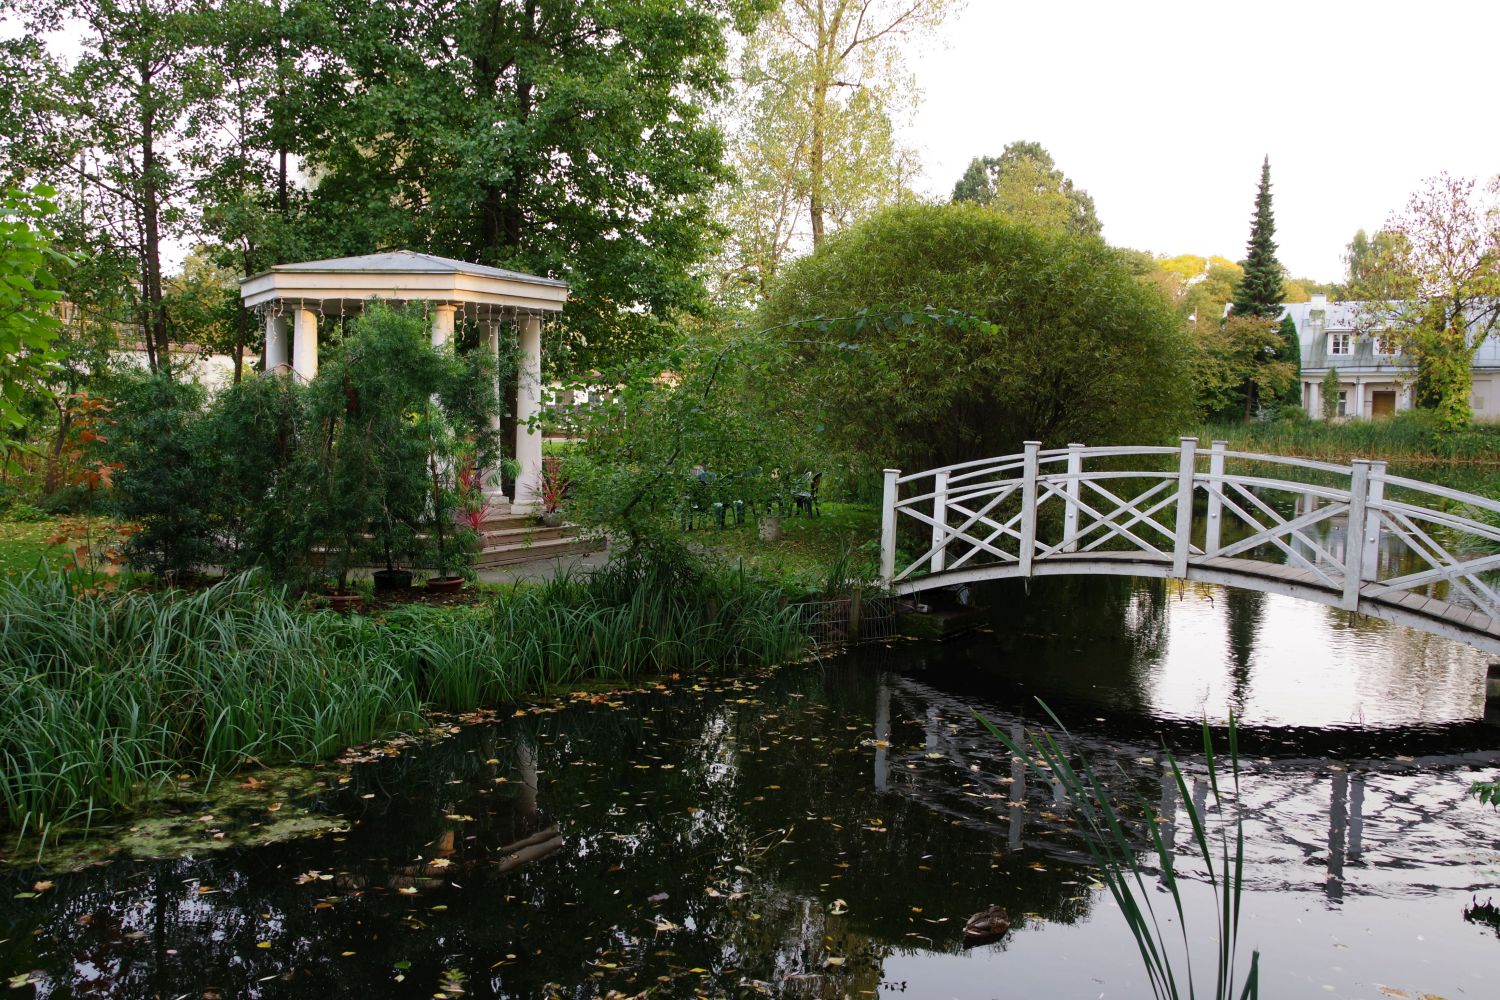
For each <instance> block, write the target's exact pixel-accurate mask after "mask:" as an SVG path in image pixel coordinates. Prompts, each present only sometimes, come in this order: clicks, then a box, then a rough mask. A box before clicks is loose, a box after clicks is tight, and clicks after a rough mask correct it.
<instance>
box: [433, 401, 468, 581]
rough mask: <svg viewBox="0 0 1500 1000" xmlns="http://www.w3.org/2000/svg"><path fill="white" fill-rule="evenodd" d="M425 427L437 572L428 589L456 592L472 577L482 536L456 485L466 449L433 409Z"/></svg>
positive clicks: (445, 421)
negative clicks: (471, 521)
mask: <svg viewBox="0 0 1500 1000" xmlns="http://www.w3.org/2000/svg"><path fill="white" fill-rule="evenodd" d="M423 423H424V424H425V426H426V430H427V442H428V447H427V476H428V495H427V499H428V515H429V530H428V536H429V541H430V543H431V555H432V563H433V568H434V569H435V570H436V575H434V576H433V577H431V578H429V579H428V581H427V589H429V590H441V591H453V590H458V589H460V588H461V587H462V586H463V585H464V582H465V581H466V580H467V579H469V578H470V577H471V576H473V562H474V555H475V553H476V551H477V550H478V540H479V533H478V531H476V530H475V529H474V528H473V527H471V525H470V522H469V519H468V517H467V513H466V511H465V510H464V505H463V501H462V494H461V490H460V489H459V488H458V485H457V484H458V475H457V470H458V469H459V468H460V465H459V462H460V461H461V459H462V455H463V449H462V448H461V446H460V444H459V442H458V440H457V435H456V434H455V433H454V431H453V427H452V425H451V424H449V423H448V421H447V420H446V419H445V418H444V416H443V414H442V413H441V412H440V411H439V410H438V408H437V407H436V406H431V405H430V406H428V407H427V410H426V414H425V419H424V421H423ZM481 493H482V491H481Z"/></svg>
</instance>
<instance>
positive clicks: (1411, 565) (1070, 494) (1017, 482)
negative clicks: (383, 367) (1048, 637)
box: [880, 437, 1500, 654]
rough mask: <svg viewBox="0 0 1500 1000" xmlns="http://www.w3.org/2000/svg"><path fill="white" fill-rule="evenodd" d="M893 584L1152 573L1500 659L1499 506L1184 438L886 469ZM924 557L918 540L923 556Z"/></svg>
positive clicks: (925, 586)
mask: <svg viewBox="0 0 1500 1000" xmlns="http://www.w3.org/2000/svg"><path fill="white" fill-rule="evenodd" d="M881 513H882V516H881V545H880V560H881V562H880V567H881V569H880V572H881V579H882V582H883V583H884V584H885V585H886V586H887V587H889V588H890V589H891V590H892V591H894V592H896V593H899V594H913V593H918V592H921V591H924V590H930V589H934V588H938V587H947V586H952V585H955V584H963V583H972V582H977V581H981V580H1004V579H1016V578H1021V579H1029V578H1032V577H1041V576H1075V575H1096V576H1140V577H1158V578H1169V579H1182V580H1193V581H1202V582H1205V583H1215V584H1220V585H1223V586H1227V587H1240V588H1244V589H1249V590H1258V591H1263V592H1266V593H1273V594H1283V595H1286V596H1289V597H1296V598H1301V599H1303V600H1309V601H1315V602H1318V603H1321V604H1328V605H1333V606H1335V607H1339V608H1343V609H1345V610H1348V611H1356V612H1359V613H1360V614H1365V615H1370V616H1371V617H1375V618H1380V619H1383V620H1385V621H1389V622H1394V623H1396V624H1400V625H1407V626H1410V627H1413V628H1417V629H1421V630H1423V631H1426V632H1430V633H1433V634H1436V635H1441V636H1445V637H1447V638H1451V639H1455V640H1458V641H1460V642H1464V643H1468V644H1469V645H1472V646H1475V647H1476V648H1479V649H1482V650H1484V651H1486V652H1489V653H1495V654H1500V502H1497V501H1495V500H1491V499H1488V498H1485V497H1481V496H1478V495H1476V494H1472V493H1466V492H1464V491H1461V490H1455V489H1450V488H1448V487H1444V486H1439V485H1436V484H1433V483H1427V482H1423V481H1421V480H1417V479H1410V478H1406V477H1402V476H1395V475H1391V474H1390V473H1389V472H1387V470H1386V465H1385V463H1384V462H1378V461H1365V460H1357V461H1355V462H1353V463H1351V464H1350V465H1339V464H1335V463H1330V462H1319V461H1311V460H1308V459H1301V458H1291V457H1287V456H1282V455H1262V454H1255V453H1251V452H1238V451H1230V450H1228V447H1227V445H1226V443H1225V442H1223V441H1215V442H1213V443H1212V444H1211V446H1210V447H1208V448H1206V449H1205V448H1200V447H1199V445H1198V440H1197V439H1196V438H1191V437H1185V438H1183V439H1182V441H1181V444H1180V445H1179V446H1178V447H1175V448H1173V447H1136V446H1129V447H1087V446H1085V445H1081V444H1072V445H1069V446H1068V447H1066V448H1054V449H1043V448H1042V446H1041V444H1040V442H1036V441H1028V442H1026V443H1025V446H1024V450H1023V451H1022V452H1019V453H1017V454H1014V455H1004V456H1001V457H998V458H988V459H980V460H978V461H973V462H963V463H959V464H956V465H949V466H944V467H942V468H938V469H929V470H926V471H923V472H914V473H906V474H903V473H902V472H901V471H900V470H898V469H887V470H885V491H884V498H883V501H882V505H881ZM912 552H916V553H918V554H917V555H915V557H914V558H913V557H912V556H911V553H912Z"/></svg>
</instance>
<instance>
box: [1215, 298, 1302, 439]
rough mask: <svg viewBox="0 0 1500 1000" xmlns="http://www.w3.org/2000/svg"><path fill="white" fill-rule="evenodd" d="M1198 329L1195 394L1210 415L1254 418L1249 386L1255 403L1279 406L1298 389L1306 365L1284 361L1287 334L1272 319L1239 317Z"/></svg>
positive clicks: (1233, 316)
mask: <svg viewBox="0 0 1500 1000" xmlns="http://www.w3.org/2000/svg"><path fill="white" fill-rule="evenodd" d="M1193 330H1194V333H1195V334H1196V336H1197V340H1198V345H1197V346H1198V350H1197V353H1196V355H1195V357H1194V359H1193V395H1194V398H1195V399H1196V400H1197V403H1198V409H1199V412H1200V413H1201V414H1203V415H1204V416H1212V417H1221V418H1222V417H1233V416H1236V415H1238V416H1241V417H1248V416H1249V414H1248V413H1246V412H1245V404H1246V386H1250V387H1251V393H1250V398H1251V399H1262V400H1272V401H1276V400H1278V399H1280V398H1282V397H1283V396H1285V395H1286V394H1287V392H1288V391H1289V389H1290V388H1291V387H1292V385H1293V384H1294V382H1295V378H1296V373H1297V372H1298V371H1299V370H1300V366H1298V365H1296V364H1294V363H1293V362H1289V361H1284V360H1282V359H1281V357H1280V356H1279V355H1280V353H1281V352H1282V351H1284V349H1285V341H1284V340H1283V333H1282V330H1281V329H1280V328H1279V327H1277V326H1275V325H1273V324H1272V323H1271V322H1270V321H1269V320H1265V319H1261V318H1260V317H1257V316H1240V315H1238V314H1236V315H1232V316H1230V317H1228V318H1227V319H1225V320H1222V321H1215V322H1207V323H1201V322H1200V323H1197V324H1194V326H1193Z"/></svg>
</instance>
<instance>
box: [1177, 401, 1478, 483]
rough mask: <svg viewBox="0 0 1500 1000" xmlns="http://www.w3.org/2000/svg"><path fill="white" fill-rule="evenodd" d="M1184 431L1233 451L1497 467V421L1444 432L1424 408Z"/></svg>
mask: <svg viewBox="0 0 1500 1000" xmlns="http://www.w3.org/2000/svg"><path fill="white" fill-rule="evenodd" d="M1187 433H1193V434H1196V435H1197V437H1198V440H1199V441H1200V442H1202V443H1205V444H1206V443H1207V442H1210V441H1215V440H1221V441H1228V442H1229V445H1230V448H1231V449H1233V450H1236V451H1258V452H1267V453H1270V454H1275V455H1286V456H1288V457H1294V458H1310V459H1322V460H1328V461H1340V462H1347V461H1349V460H1350V459H1353V458H1369V459H1383V460H1385V461H1388V462H1391V463H1399V464H1402V465H1409V466H1449V467H1452V466H1463V467H1468V468H1473V469H1483V468H1495V469H1500V423H1496V424H1481V423H1476V424H1471V425H1470V426H1469V427H1467V428H1466V429H1464V430H1463V431H1458V432H1452V431H1448V432H1445V431H1443V430H1441V429H1440V428H1439V427H1438V426H1437V423H1436V421H1435V420H1434V419H1433V418H1432V416H1431V414H1430V413H1428V412H1426V411H1407V412H1405V413H1402V414H1398V415H1397V416H1395V417H1391V418H1389V419H1383V420H1349V421H1345V422H1343V423H1335V424H1331V425H1330V424H1328V423H1327V422H1326V421H1311V420H1271V421H1265V422H1259V423H1248V424H1246V423H1208V424H1204V425H1200V426H1199V427H1197V428H1196V429H1194V430H1192V431H1189V432H1187Z"/></svg>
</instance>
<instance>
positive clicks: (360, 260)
mask: <svg viewBox="0 0 1500 1000" xmlns="http://www.w3.org/2000/svg"><path fill="white" fill-rule="evenodd" d="M272 271H313V272H318V273H323V274H333V273H341V272H342V273H349V274H472V275H476V276H478V277H482V278H506V279H508V280H511V281H524V282H528V283H535V284H541V285H554V286H556V287H559V288H566V287H568V285H567V282H565V281H558V280H557V279H556V278H543V277H541V276H539V275H535V274H526V273H525V272H523V271H510V270H507V269H505V268H503V267H489V266H488V265H485V264H471V263H469V262H468V261H463V260H454V259H453V258H451V257H439V256H437V255H436V254H430V253H418V252H417V251H415V250H389V251H386V252H385V253H367V254H363V255H361V256H358V257H334V258H331V259H329V260H305V261H301V262H299V263H296V264H277V265H275V266H274V267H272V268H270V269H269V270H268V271H262V272H261V273H262V274H269V273H271V272H272ZM256 277H259V275H257V276H256ZM246 280H247V281H248V280H250V279H248V278H247V279H246Z"/></svg>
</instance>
